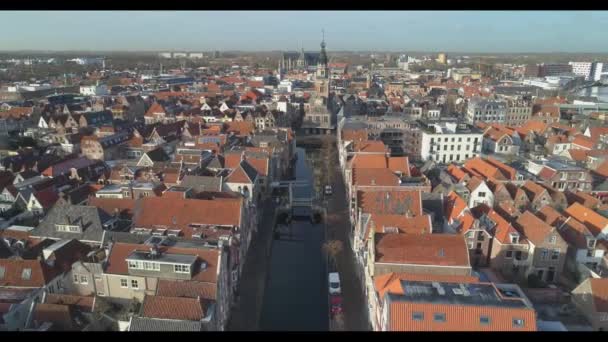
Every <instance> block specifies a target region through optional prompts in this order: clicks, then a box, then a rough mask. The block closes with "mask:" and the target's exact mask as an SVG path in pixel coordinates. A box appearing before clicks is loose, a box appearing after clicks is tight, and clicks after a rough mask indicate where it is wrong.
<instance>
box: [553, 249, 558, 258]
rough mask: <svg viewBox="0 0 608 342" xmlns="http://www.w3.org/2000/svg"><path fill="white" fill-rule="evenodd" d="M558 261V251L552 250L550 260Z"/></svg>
mask: <svg viewBox="0 0 608 342" xmlns="http://www.w3.org/2000/svg"><path fill="white" fill-rule="evenodd" d="M557 259H559V249H554V250H553V254H551V260H557Z"/></svg>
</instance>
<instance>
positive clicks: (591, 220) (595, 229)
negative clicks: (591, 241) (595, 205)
mask: <svg viewBox="0 0 608 342" xmlns="http://www.w3.org/2000/svg"><path fill="white" fill-rule="evenodd" d="M565 214H566V215H568V216H570V217H573V218H575V219H577V220H578V221H580V222H582V223H583V224H584V225H585V226H587V228H588V229H589V231H590V232H591V233H592V234H593V235H594V236H597V235H598V234H599V233H600V232H601V231H602V230H603V229H605V228H606V227H608V219H607V218H605V217H604V216H602V215H600V214H598V213H596V212H595V211H593V210H592V209H589V208H587V207H585V206H583V205H581V204H580V203H578V202H575V203H572V205H571V206H569V207H568V208H566V210H565Z"/></svg>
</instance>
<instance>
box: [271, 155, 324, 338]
mask: <svg viewBox="0 0 608 342" xmlns="http://www.w3.org/2000/svg"><path fill="white" fill-rule="evenodd" d="M296 153H297V156H298V158H297V161H296V169H295V170H296V180H298V181H305V182H307V185H303V186H300V187H297V188H295V189H294V197H300V198H303V197H310V196H311V195H312V194H313V192H314V191H313V173H312V170H311V168H310V166H309V165H308V164H307V162H306V152H305V151H304V149H302V148H298V149H297V152H296ZM324 235H325V233H324V226H323V224H312V223H311V221H310V220H309V219H307V218H305V217H302V218H301V219H294V221H292V222H291V224H290V228H289V229H287V231H286V232H283V233H282V234H280V236H276V237H275V240H274V241H273V243H272V252H271V256H270V269H269V272H268V279H267V281H266V289H265V291H264V303H263V306H262V316H261V318H260V329H261V330H271V331H327V330H329V322H328V319H329V317H328V314H329V312H328V311H329V308H328V303H327V301H328V300H327V298H328V297H327V296H328V294H327V273H326V269H325V267H326V265H325V259H324V257H323V253H322V245H323V241H324V239H325V237H324Z"/></svg>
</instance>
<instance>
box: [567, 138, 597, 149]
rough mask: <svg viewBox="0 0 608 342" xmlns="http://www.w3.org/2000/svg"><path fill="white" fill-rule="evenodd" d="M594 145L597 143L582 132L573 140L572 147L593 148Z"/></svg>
mask: <svg viewBox="0 0 608 342" xmlns="http://www.w3.org/2000/svg"><path fill="white" fill-rule="evenodd" d="M593 145H595V144H594V143H593V141H592V140H591V139H590V138H587V137H586V136H584V135H582V134H579V135H577V136H576V137H575V138H574V140H572V148H576V147H580V148H583V149H588V150H590V149H592V148H593Z"/></svg>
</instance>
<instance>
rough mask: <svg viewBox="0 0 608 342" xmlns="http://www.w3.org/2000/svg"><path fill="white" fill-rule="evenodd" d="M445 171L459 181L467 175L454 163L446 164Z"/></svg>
mask: <svg viewBox="0 0 608 342" xmlns="http://www.w3.org/2000/svg"><path fill="white" fill-rule="evenodd" d="M446 171H447V173H448V174H449V175H450V176H452V177H453V178H454V179H456V181H457V182H459V183H460V182H461V181H462V180H463V179H465V178H466V177H467V173H466V172H464V171H463V170H462V169H461V168H460V166H458V165H455V164H450V165H448V168H447V170H446Z"/></svg>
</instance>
